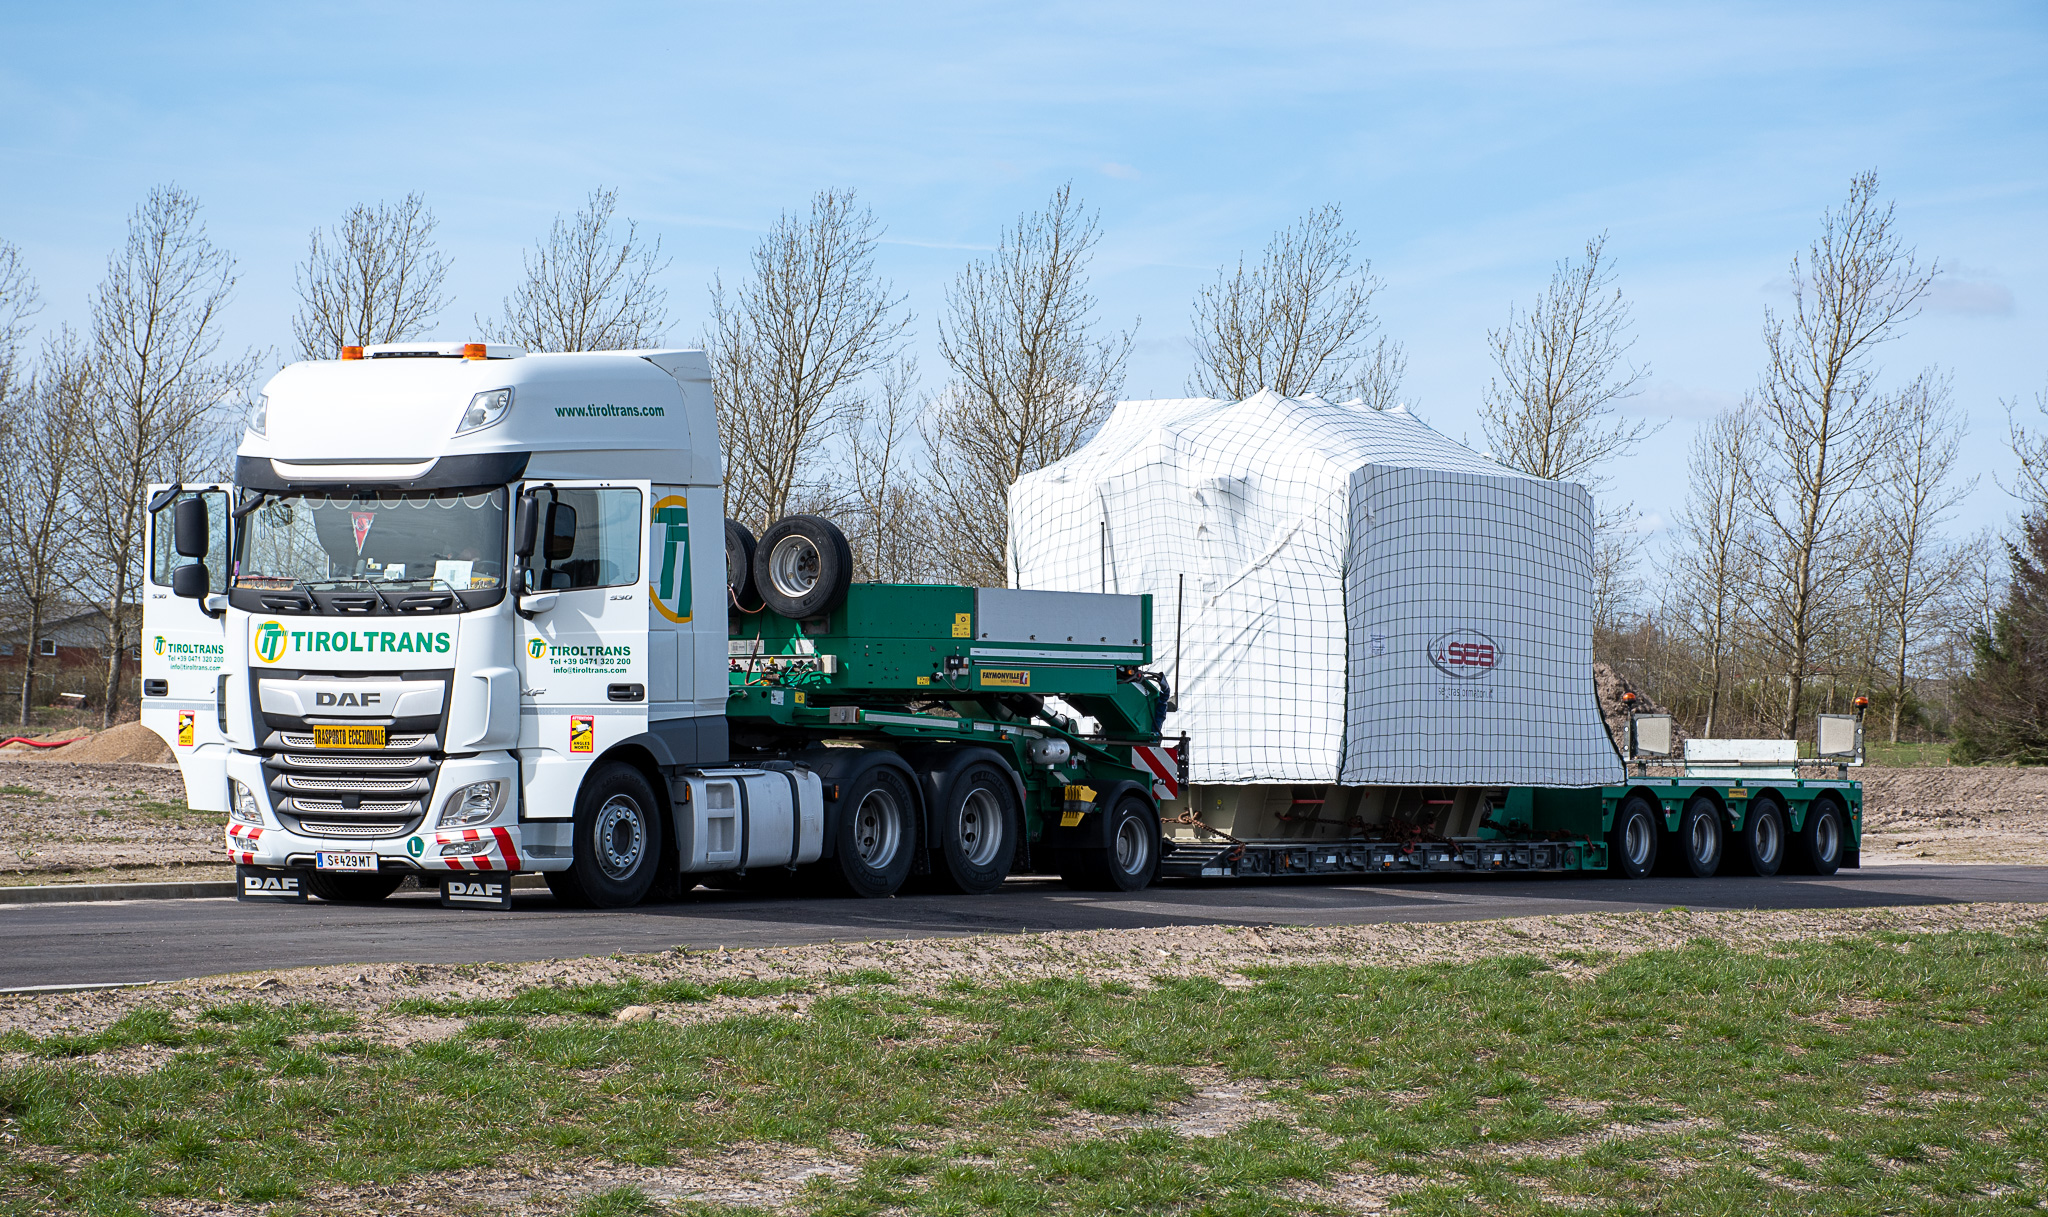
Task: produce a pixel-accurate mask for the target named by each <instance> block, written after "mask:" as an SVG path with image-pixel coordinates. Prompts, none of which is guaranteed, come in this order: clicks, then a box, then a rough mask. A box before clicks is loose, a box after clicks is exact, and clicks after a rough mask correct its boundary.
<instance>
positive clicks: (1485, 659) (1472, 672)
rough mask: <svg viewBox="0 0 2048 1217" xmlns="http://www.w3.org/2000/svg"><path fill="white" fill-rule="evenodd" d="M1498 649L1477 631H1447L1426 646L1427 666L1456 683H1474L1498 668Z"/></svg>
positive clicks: (1490, 640)
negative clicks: (1456, 679) (1434, 668)
mask: <svg viewBox="0 0 2048 1217" xmlns="http://www.w3.org/2000/svg"><path fill="white" fill-rule="evenodd" d="M1500 658H1501V656H1500V647H1499V646H1497V645H1495V643H1494V641H1493V639H1491V638H1488V637H1487V636H1486V635H1484V634H1482V633H1480V632H1479V631H1478V630H1463V629H1460V630H1450V631H1448V632H1446V633H1442V634H1439V635H1437V636H1436V640H1435V641H1434V642H1431V643H1430V644H1429V662H1431V663H1433V664H1435V665H1436V668H1437V671H1439V672H1442V673H1443V674H1444V675H1446V676H1455V677H1456V678H1458V679H1459V680H1477V679H1479V678H1480V677H1482V676H1484V675H1486V674H1487V673H1489V672H1491V671H1493V670H1494V669H1495V668H1496V667H1498V666H1500Z"/></svg>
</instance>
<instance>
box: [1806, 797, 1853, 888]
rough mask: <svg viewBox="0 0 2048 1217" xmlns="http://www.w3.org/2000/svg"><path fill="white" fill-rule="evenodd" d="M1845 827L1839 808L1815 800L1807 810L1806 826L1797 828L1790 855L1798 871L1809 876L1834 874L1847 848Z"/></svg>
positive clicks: (1838, 806)
mask: <svg viewBox="0 0 2048 1217" xmlns="http://www.w3.org/2000/svg"><path fill="white" fill-rule="evenodd" d="M1847 824H1848V822H1847V820H1846V819H1845V818H1844V817H1843V815H1842V807H1841V804H1839V803H1837V802H1835V801H1834V800H1833V799H1830V798H1826V797H1822V798H1818V799H1815V800H1814V801H1813V805H1812V806H1811V807H1808V808H1807V809H1806V823H1804V824H1802V825H1800V828H1799V836H1798V837H1797V838H1796V840H1797V842H1798V846H1797V848H1796V849H1795V850H1794V851H1793V852H1794V857H1795V858H1796V860H1797V861H1798V862H1799V869H1800V870H1802V871H1804V872H1805V873H1806V874H1809V875H1832V874H1834V873H1835V871H1836V870H1838V869H1839V868H1840V867H1841V865H1842V854H1843V851H1844V850H1845V849H1846V848H1847V846H1848V840H1849V833H1848V827H1847Z"/></svg>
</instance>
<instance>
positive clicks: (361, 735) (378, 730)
mask: <svg viewBox="0 0 2048 1217" xmlns="http://www.w3.org/2000/svg"><path fill="white" fill-rule="evenodd" d="M313 746H314V747H315V748H382V747H383V746H384V728H382V727H315V728H313Z"/></svg>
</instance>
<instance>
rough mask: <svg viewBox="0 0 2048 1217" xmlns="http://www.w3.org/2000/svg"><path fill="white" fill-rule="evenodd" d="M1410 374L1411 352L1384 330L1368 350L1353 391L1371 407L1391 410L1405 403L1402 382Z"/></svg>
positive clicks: (1352, 388) (1351, 391)
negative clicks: (1409, 360)
mask: <svg viewBox="0 0 2048 1217" xmlns="http://www.w3.org/2000/svg"><path fill="white" fill-rule="evenodd" d="M1407 376H1408V352H1407V351H1406V350H1404V349H1403V348H1402V346H1401V344H1400V343H1399V342H1396V341H1395V340H1393V339H1392V338H1389V337H1387V336H1386V335H1385V334H1382V335H1380V336H1379V338H1378V339H1376V340H1374V342H1373V344H1372V350H1371V351H1370V352H1368V353H1367V354H1366V356H1365V360H1364V363H1363V365H1362V366H1361V369H1360V371H1359V375H1358V378H1357V380H1356V381H1355V382H1354V383H1353V385H1352V386H1351V389H1350V393H1351V395H1352V396H1355V397H1356V398H1357V399H1358V400H1359V401H1361V402H1363V403H1365V406H1366V408H1367V409H1369V410H1391V409H1392V408H1394V407H1395V406H1397V405H1400V404H1401V382H1402V381H1403V380H1405V379H1407Z"/></svg>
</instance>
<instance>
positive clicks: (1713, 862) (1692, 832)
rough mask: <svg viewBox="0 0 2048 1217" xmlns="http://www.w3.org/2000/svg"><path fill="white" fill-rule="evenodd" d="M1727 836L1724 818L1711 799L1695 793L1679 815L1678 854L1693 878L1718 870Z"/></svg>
mask: <svg viewBox="0 0 2048 1217" xmlns="http://www.w3.org/2000/svg"><path fill="white" fill-rule="evenodd" d="M1727 839H1728V829H1727V823H1726V821H1724V820H1722V819H1721V809H1720V807H1718V806H1716V805H1715V803H1714V800H1713V799H1711V798H1709V797H1707V796H1706V795H1703V794H1696V795H1694V796H1693V797H1692V801H1691V802H1690V803H1687V804H1686V805H1685V814H1684V815H1682V816H1680V817H1679V818H1678V856H1679V858H1680V859H1681V860H1682V862H1683V864H1684V866H1685V868H1686V870H1688V871H1690V872H1691V873H1692V875H1693V877H1694V878H1696V879H1706V878H1709V877H1711V876H1712V875H1713V873H1714V872H1715V871H1717V870H1720V869H1721V854H1722V852H1723V849H1724V846H1725V843H1726V841H1727Z"/></svg>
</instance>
